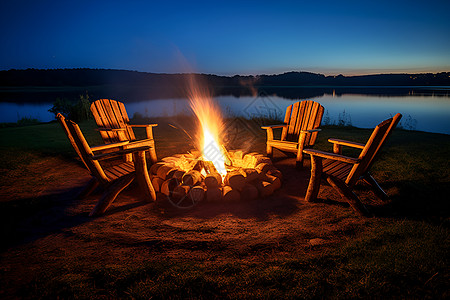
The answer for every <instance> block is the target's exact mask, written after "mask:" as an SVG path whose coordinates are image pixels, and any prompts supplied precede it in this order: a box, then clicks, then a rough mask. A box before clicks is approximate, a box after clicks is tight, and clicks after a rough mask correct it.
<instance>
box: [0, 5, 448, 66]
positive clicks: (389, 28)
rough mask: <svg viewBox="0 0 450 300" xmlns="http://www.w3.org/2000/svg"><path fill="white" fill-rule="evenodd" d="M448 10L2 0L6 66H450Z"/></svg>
mask: <svg viewBox="0 0 450 300" xmlns="http://www.w3.org/2000/svg"><path fill="white" fill-rule="evenodd" d="M449 11H450V1H448V0H445V1H444V0H442V1H436V0H431V1H395V0H392V1H386V0H381V1H345V0H344V1H331V0H325V1H314V2H312V1H274V2H272V1H217V2H216V1H165V2H163V1H133V0H130V1H103V0H102V1H22V0H17V1H2V3H1V4H0V28H1V35H0V70H8V69H26V68H36V69H55V68H105V69H126V70H136V71H143V72H155V73H178V72H186V71H188V70H186V66H185V64H183V63H182V61H184V60H186V61H188V62H189V64H190V65H192V67H193V68H194V70H195V71H196V72H200V73H211V74H217V75H234V74H240V75H246V74H253V75H255V74H274V73H283V72H287V71H309V72H316V73H323V74H326V75H337V74H344V75H360V74H373V73H424V72H448V71H450V18H449V17H448V13H449ZM181 57H183V58H182V59H180V58H181Z"/></svg>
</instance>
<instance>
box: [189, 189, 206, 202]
mask: <svg viewBox="0 0 450 300" xmlns="http://www.w3.org/2000/svg"><path fill="white" fill-rule="evenodd" d="M189 198H190V199H191V200H192V203H198V202H201V201H203V199H204V198H205V190H204V189H203V188H202V187H201V186H198V185H197V186H194V187H193V188H192V189H190V190H189Z"/></svg>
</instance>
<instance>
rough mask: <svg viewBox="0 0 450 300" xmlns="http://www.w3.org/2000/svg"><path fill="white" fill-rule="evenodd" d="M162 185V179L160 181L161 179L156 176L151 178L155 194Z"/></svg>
mask: <svg viewBox="0 0 450 300" xmlns="http://www.w3.org/2000/svg"><path fill="white" fill-rule="evenodd" d="M163 183H164V179H162V178H159V177H157V176H154V177H153V178H152V185H153V188H154V189H155V191H156V192H160V191H161V186H162V185H163Z"/></svg>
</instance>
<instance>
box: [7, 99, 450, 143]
mask: <svg viewBox="0 0 450 300" xmlns="http://www.w3.org/2000/svg"><path fill="white" fill-rule="evenodd" d="M215 99H216V100H217V102H218V103H219V104H220V106H221V107H222V110H223V112H224V114H225V115H238V116H247V117H248V116H272V117H274V116H276V117H278V118H279V119H280V120H281V119H283V117H284V112H285V110H286V107H287V106H288V105H290V104H292V103H294V102H296V101H299V100H298V99H297V100H290V99H285V98H282V97H279V96H271V95H264V96H257V97H252V96H241V97H235V96H218V97H216V98H215ZM312 100H315V101H317V102H319V103H321V104H322V105H323V106H324V107H325V114H324V119H323V121H322V124H324V122H327V123H329V124H332V123H337V122H338V121H339V120H341V121H344V122H346V123H351V124H352V125H353V126H356V127H362V128H373V127H374V126H376V125H377V124H378V123H379V122H381V121H382V120H384V119H386V118H389V117H390V116H393V115H394V114H396V113H398V112H400V113H401V114H403V119H402V123H401V125H402V126H403V127H404V128H405V129H413V130H420V131H426V132H435V133H445V134H450V96H448V95H444V96H442V95H440V96H433V95H432V94H431V95H426V96H424V95H419V96H415V95H410V96H380V95H363V94H361V95H358V94H342V95H333V94H324V95H323V96H320V97H315V98H312ZM51 106H52V103H41V104H36V103H9V102H0V122H17V120H18V119H20V118H23V117H28V118H36V119H38V120H40V121H42V122H48V121H51V120H54V116H53V114H51V113H49V112H48V109H50V108H51ZM126 108H127V111H128V114H129V116H130V117H131V116H133V115H134V114H135V113H140V114H141V115H143V116H147V117H159V116H173V115H176V114H180V113H185V114H189V113H190V109H189V105H188V101H187V100H186V99H161V100H147V101H141V102H129V103H126Z"/></svg>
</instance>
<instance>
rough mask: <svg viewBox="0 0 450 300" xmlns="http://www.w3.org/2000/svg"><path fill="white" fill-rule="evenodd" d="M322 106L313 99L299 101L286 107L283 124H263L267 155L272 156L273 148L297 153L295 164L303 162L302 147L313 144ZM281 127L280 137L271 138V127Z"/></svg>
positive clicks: (317, 130)
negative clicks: (265, 132)
mask: <svg viewBox="0 0 450 300" xmlns="http://www.w3.org/2000/svg"><path fill="white" fill-rule="evenodd" d="M323 111H324V109H323V106H322V105H320V104H319V103H317V102H315V101H301V102H297V103H294V104H292V105H290V106H288V107H287V109H286V115H285V117H284V123H285V124H283V125H271V126H263V127H261V128H262V129H266V131H267V155H268V156H269V157H272V156H273V148H277V149H278V150H281V151H282V152H292V153H295V154H296V155H297V159H296V165H297V167H301V166H302V163H303V149H304V148H310V147H313V146H314V143H315V142H316V139H317V134H318V132H319V131H320V129H319V126H320V122H321V121H322V116H323ZM275 128H282V129H283V131H282V132H281V138H280V139H279V140H275V139H274V138H273V129H275Z"/></svg>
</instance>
